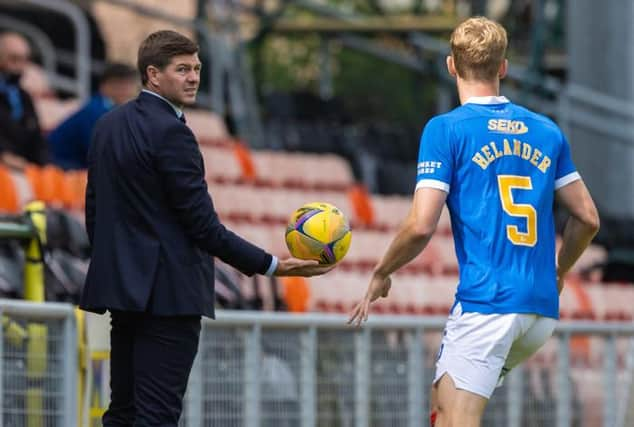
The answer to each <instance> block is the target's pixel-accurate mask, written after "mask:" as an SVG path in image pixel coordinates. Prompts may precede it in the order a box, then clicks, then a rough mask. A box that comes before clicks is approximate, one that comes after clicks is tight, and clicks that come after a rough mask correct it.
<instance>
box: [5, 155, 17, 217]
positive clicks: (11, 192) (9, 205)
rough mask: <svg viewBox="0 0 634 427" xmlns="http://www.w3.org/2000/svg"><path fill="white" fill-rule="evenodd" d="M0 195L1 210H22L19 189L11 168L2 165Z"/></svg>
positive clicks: (15, 211)
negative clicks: (10, 170)
mask: <svg viewBox="0 0 634 427" xmlns="http://www.w3.org/2000/svg"><path fill="white" fill-rule="evenodd" d="M0 195H1V197H0V212H3V213H9V214H17V213H19V212H20V204H19V197H18V189H17V187H16V185H15V182H14V180H13V177H12V176H11V173H10V172H9V169H7V168H6V167H5V166H2V165H0Z"/></svg>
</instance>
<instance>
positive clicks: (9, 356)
mask: <svg viewBox="0 0 634 427" xmlns="http://www.w3.org/2000/svg"><path fill="white" fill-rule="evenodd" d="M0 317H1V318H2V328H0V378H1V381H0V426H6V427H9V426H11V427H13V426H16V427H17V426H60V427H61V426H64V427H66V426H76V425H77V378H78V376H77V369H78V365H77V328H76V325H75V314H74V308H73V306H72V305H70V304H57V303H46V304H36V303H27V302H23V301H14V300H1V299H0Z"/></svg>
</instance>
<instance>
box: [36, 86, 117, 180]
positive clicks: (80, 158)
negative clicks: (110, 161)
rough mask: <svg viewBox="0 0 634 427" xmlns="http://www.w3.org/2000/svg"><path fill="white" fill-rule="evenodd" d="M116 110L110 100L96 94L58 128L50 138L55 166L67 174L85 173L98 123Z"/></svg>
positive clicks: (50, 147) (50, 148)
mask: <svg viewBox="0 0 634 427" xmlns="http://www.w3.org/2000/svg"><path fill="white" fill-rule="evenodd" d="M113 106H114V103H113V102H112V101H111V100H110V99H109V98H106V97H105V96H103V95H101V94H95V95H94V96H93V97H92V98H90V100H89V101H88V102H87V103H86V104H85V105H84V106H83V107H82V108H81V109H79V110H78V111H77V112H75V113H74V114H73V115H71V116H70V117H68V118H67V119H66V120H64V121H63V122H62V123H61V124H60V125H59V126H57V127H56V128H55V129H54V130H53V131H52V132H51V134H50V135H49V136H48V143H49V150H50V153H51V158H52V162H53V163H54V164H55V165H57V166H59V167H60V168H62V169H65V170H68V169H86V168H87V167H88V161H87V156H88V147H89V146H90V137H91V136H92V131H93V128H94V127H95V123H97V120H98V119H99V118H100V117H101V116H103V115H104V114H105V113H107V112H108V111H110V109H112V107H113Z"/></svg>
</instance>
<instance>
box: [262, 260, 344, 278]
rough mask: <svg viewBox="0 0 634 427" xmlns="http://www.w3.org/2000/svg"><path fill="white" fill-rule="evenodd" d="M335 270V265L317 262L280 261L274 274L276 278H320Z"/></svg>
mask: <svg viewBox="0 0 634 427" xmlns="http://www.w3.org/2000/svg"><path fill="white" fill-rule="evenodd" d="M333 268H335V264H320V263H319V262H318V261H315V260H312V259H311V260H306V259H298V258H286V259H280V260H278V263H277V268H276V269H275V272H274V273H273V274H274V275H275V276H302V277H310V276H319V275H320V274H324V273H328V272H329V271H330V270H332V269H333Z"/></svg>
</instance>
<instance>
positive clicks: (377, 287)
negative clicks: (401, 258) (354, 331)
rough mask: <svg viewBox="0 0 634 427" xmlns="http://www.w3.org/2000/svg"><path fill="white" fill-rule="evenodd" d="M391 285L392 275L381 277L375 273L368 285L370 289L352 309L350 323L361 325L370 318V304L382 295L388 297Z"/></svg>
mask: <svg viewBox="0 0 634 427" xmlns="http://www.w3.org/2000/svg"><path fill="white" fill-rule="evenodd" d="M391 286H392V279H390V276H388V277H381V276H378V275H376V274H373V275H372V279H371V280H370V284H369V285H368V290H367V292H366V293H365V296H364V297H363V299H362V300H361V302H359V303H358V304H357V305H356V306H355V307H354V309H353V310H352V313H351V314H350V319H349V320H348V324H349V325H355V326H360V325H361V322H365V321H366V320H368V312H369V311H370V304H371V303H372V302H374V301H376V300H377V299H379V298H380V297H383V298H386V297H387V294H388V293H389V292H390V287H391Z"/></svg>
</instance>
